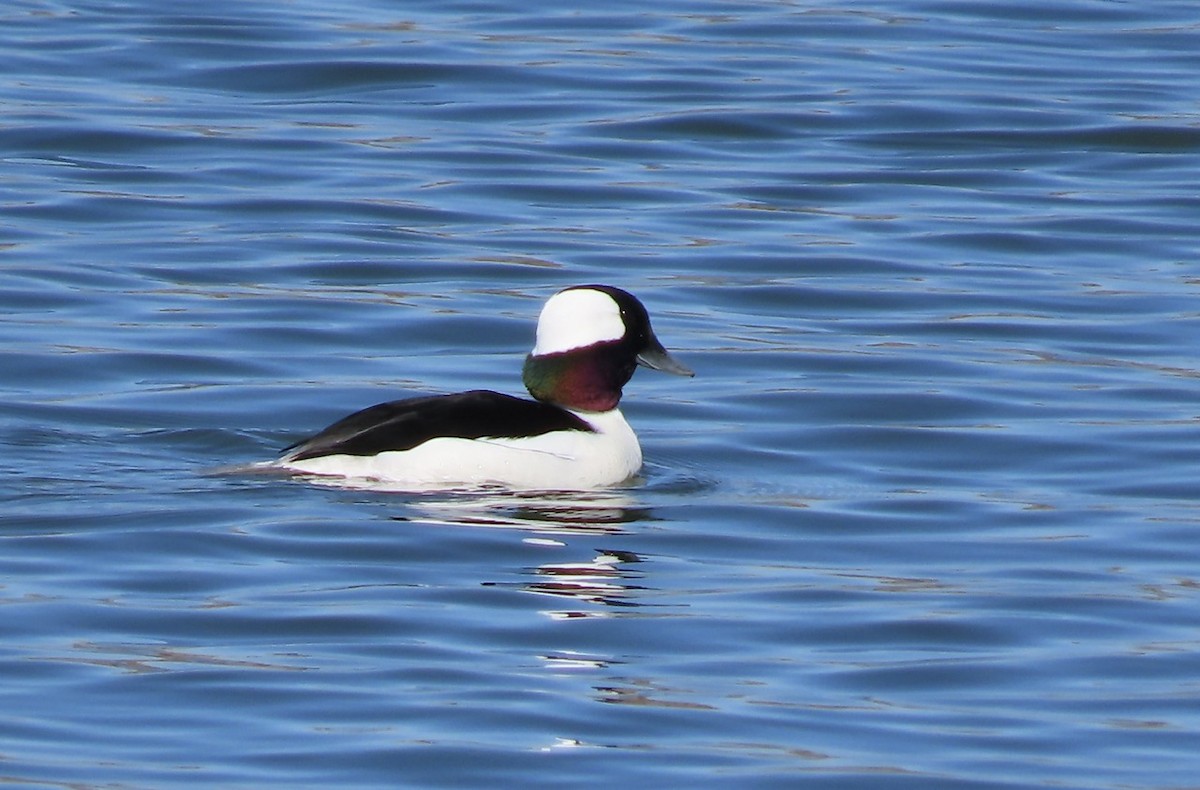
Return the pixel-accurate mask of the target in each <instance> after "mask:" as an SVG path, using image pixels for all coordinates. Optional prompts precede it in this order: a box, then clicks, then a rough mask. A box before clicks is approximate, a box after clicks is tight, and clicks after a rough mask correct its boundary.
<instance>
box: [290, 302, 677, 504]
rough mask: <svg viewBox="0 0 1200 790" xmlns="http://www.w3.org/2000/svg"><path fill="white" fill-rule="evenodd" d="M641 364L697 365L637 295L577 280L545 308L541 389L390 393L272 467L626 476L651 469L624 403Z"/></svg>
mask: <svg viewBox="0 0 1200 790" xmlns="http://www.w3.org/2000/svg"><path fill="white" fill-rule="evenodd" d="M639 366H641V367H646V368H649V369H652V370H657V371H661V372H664V373H670V374H674V375H678V376H688V377H690V376H693V375H695V374H694V372H693V371H692V370H691V369H690V368H688V367H687V366H686V365H684V364H683V363H681V362H679V361H678V360H677V359H676V358H675V357H674V356H672V355H671V354H670V353H669V352H668V351H667V350H666V348H664V347H663V345H662V343H661V342H659V340H658V338H657V337H656V336H655V334H654V330H653V329H652V327H651V325H650V315H649V313H648V312H647V311H646V308H645V306H644V305H643V304H642V303H641V301H639V300H638V299H637V297H635V296H634V295H633V294H631V293H629V292H628V291H625V290H622V289H620V288H617V287H614V286H611V285H576V286H572V287H570V288H566V289H563V290H561V291H558V292H557V293H555V294H554V295H553V296H551V297H550V298H549V299H548V300H547V301H546V303H545V305H544V306H543V307H542V310H541V313H540V315H539V317H538V322H537V331H536V336H535V340H534V346H533V350H532V351H530V352H529V354H528V355H527V356H526V357H525V364H524V367H523V370H522V379H523V381H524V384H525V388H526V389H527V390H528V392H529V395H530V396H532V397H531V398H523V397H516V396H513V395H508V394H504V393H500V392H493V391H491V390H483V389H477V390H471V391H468V392H460V393H455V394H449V395H432V396H423V397H412V398H406V399H402V400H394V401H389V402H386V403H380V404H377V405H375V406H371V407H369V408H366V409H362V410H361V411H357V412H354V413H353V414H350V415H349V416H347V417H344V418H343V419H341V420H338V421H337V422H335V423H333V424H332V425H330V426H328V427H327V428H325V429H324V430H322V431H320V432H319V433H316V434H314V435H313V436H310V437H308V438H306V439H303V440H301V441H299V442H296V443H295V444H293V445H291V446H290V447H287V448H285V449H284V450H283V453H282V455H281V456H280V457H279V458H278V459H277V460H276V461H275V462H274V465H275V466H277V467H278V468H280V469H282V470H285V471H287V472H289V473H293V474H300V475H304V476H312V477H316V478H318V479H320V480H321V481H322V482H328V481H331V480H341V481H345V482H347V483H348V484H351V485H356V486H361V484H362V483H363V482H364V481H368V482H371V483H376V484H379V485H380V486H381V487H386V488H388V489H389V490H413V491H426V490H446V489H457V488H468V489H469V488H479V487H488V488H492V487H501V488H508V489H522V490H547V491H549V490H582V489H596V488H604V487H612V486H616V485H619V484H621V483H625V482H627V481H629V480H630V479H631V478H633V477H634V476H635V475H636V474H637V472H638V471H639V470H640V469H641V467H642V450H641V445H640V444H639V442H638V438H637V434H635V433H634V431H633V428H631V427H630V425H629V423H628V422H627V421H626V420H625V417H624V415H623V414H622V413H621V410H620V408H619V404H620V402H621V395H622V391H623V389H624V387H625V385H626V384H627V383H628V382H629V380H630V379H631V378H632V377H633V374H634V371H635V370H636V369H637V368H638V367H639Z"/></svg>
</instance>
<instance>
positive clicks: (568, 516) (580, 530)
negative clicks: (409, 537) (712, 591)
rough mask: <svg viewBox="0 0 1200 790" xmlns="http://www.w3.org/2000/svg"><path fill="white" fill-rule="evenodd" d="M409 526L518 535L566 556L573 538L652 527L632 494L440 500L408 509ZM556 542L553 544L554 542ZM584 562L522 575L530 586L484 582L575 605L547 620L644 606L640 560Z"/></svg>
mask: <svg viewBox="0 0 1200 790" xmlns="http://www.w3.org/2000/svg"><path fill="white" fill-rule="evenodd" d="M405 518H406V520H407V521H410V522H416V523H423V524H436V525H439V526H472V527H492V528H501V529H516V530H520V531H522V532H525V533H527V534H526V537H524V538H523V541H524V542H525V543H528V544H530V545H534V546H544V547H546V548H547V549H556V548H563V549H565V548H567V539H568V538H569V537H570V536H589V537H595V536H597V535H604V536H606V537H613V536H617V535H626V534H630V532H631V525H633V524H639V523H643V524H644V523H646V522H650V521H654V520H655V517H654V516H653V514H652V512H651V510H650V509H649V508H648V507H645V506H642V505H640V504H639V502H638V500H637V499H636V498H635V497H634V496H633V493H632V492H630V491H572V492H541V493H529V492H509V491H505V492H494V493H489V494H482V495H481V494H479V493H478V492H475V493H471V494H458V495H441V496H437V497H422V498H421V499H418V500H414V501H412V502H410V508H409V512H408V514H407V516H406V517H405ZM551 536H553V537H551ZM588 551H589V553H590V554H591V556H590V557H589V558H588V559H586V560H582V561H580V560H563V561H555V562H547V563H542V564H539V565H536V566H534V567H531V568H528V569H526V570H525V574H526V575H527V576H528V577H531V578H530V579H529V580H527V581H522V582H518V583H513V584H508V583H504V582H484V585H485V586H488V587H501V586H513V587H516V588H518V589H520V590H523V591H525V592H529V593H534V594H536V595H546V596H552V597H555V598H559V599H563V600H564V602H566V601H571V602H574V603H576V604H577V605H576V606H570V607H564V608H561V609H557V608H556V609H553V610H550V611H546V612H544V614H545V615H546V616H548V617H551V618H554V619H572V618H580V617H607V616H609V615H610V614H611V613H612V610H613V609H614V608H618V607H620V608H626V607H632V606H640V605H642V604H640V603H638V602H637V601H635V600H634V599H635V598H637V597H638V596H639V594H641V593H642V592H643V591H645V590H646V588H645V587H643V586H642V585H641V584H640V583H639V582H640V580H641V579H642V576H643V573H642V571H641V570H639V569H638V568H637V567H635V566H637V565H639V564H640V563H642V558H641V557H639V556H638V555H637V554H635V553H634V552H631V551H625V550H620V549H591V548H589V549H588Z"/></svg>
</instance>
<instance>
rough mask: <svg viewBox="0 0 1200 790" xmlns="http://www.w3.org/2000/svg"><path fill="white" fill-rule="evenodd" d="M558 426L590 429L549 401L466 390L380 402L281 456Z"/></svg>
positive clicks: (381, 448) (404, 446)
mask: <svg viewBox="0 0 1200 790" xmlns="http://www.w3.org/2000/svg"><path fill="white" fill-rule="evenodd" d="M563 430H566V431H591V430H592V427H591V426H590V425H588V424H587V423H586V422H584V421H583V420H582V419H580V418H579V417H577V416H575V415H574V414H572V413H571V412H569V411H567V410H566V409H562V408H560V407H558V406H553V405H551V404H549V403H541V402H539V401H533V400H526V399H524V398H514V397H513V396H511V395H502V394H500V393H499V392H491V391H489V390H472V391H471V392H461V393H458V394H457V395H433V396H431V397H426V398H408V399H406V400H397V401H391V402H389V403H380V404H378V405H376V406H371V407H370V408H367V409H363V410H362V411H357V412H355V413H354V414H351V415H350V416H348V417H344V418H342V419H340V420H338V421H337V422H335V423H334V424H333V425H330V426H329V427H328V428H326V429H325V430H323V431H321V432H320V433H318V434H317V435H315V436H311V437H309V438H307V439H305V440H303V441H301V442H297V443H296V444H293V445H292V446H291V447H288V448H286V449H285V450H284V456H283V460H285V461H303V460H304V459H306V458H316V457H318V456H322V455H375V454H376V453H382V452H387V451H390V450H411V449H412V448H414V447H416V446H417V445H420V444H424V443H425V442H427V441H429V440H430V439H434V438H437V437H439V436H450V437H457V438H460V439H481V438H484V437H487V438H491V439H498V438H516V437H520V436H540V435H541V434H544V433H549V432H550V431H563Z"/></svg>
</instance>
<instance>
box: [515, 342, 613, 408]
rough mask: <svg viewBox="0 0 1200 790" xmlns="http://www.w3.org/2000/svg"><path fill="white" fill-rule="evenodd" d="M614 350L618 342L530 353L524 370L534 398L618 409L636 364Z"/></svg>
mask: <svg viewBox="0 0 1200 790" xmlns="http://www.w3.org/2000/svg"><path fill="white" fill-rule="evenodd" d="M614 351H616V349H615V344H610V343H602V344H597V345H594V346H588V347H586V348H578V349H572V350H571V351H564V352H561V353H558V354H539V355H538V356H534V355H532V354H530V355H529V356H527V357H526V358H525V368H524V370H523V371H522V378H523V379H524V381H525V388H526V389H528V390H529V394H530V395H532V396H533V397H534V398H536V399H538V400H540V401H543V402H545V403H553V404H555V405H556V406H562V407H564V408H567V409H577V410H580V411H608V410H610V409H615V408H616V407H617V404H618V403H620V401H621V388H622V387H624V386H625V383H626V382H627V381H629V379H630V377H631V376H633V370H634V364H633V363H629V362H622V361H621V360H620V356H621V355H620V354H615V353H614Z"/></svg>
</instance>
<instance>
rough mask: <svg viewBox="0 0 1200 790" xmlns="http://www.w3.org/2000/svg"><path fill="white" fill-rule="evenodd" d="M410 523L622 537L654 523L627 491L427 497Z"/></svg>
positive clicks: (413, 505)
mask: <svg viewBox="0 0 1200 790" xmlns="http://www.w3.org/2000/svg"><path fill="white" fill-rule="evenodd" d="M409 506H410V512H409V514H408V515H406V516H405V520H406V521H413V522H416V523H421V524H436V525H439V526H472V527H500V528H510V529H519V530H525V531H528V532H534V533H538V534H548V535H582V534H588V535H596V534H606V535H617V534H622V533H625V532H626V531H627V529H626V527H627V525H629V524H633V523H637V522H645V521H653V520H654V517H653V516H652V515H651V512H650V509H649V508H646V507H641V506H638V503H637V500H636V499H634V498H633V497H632V496H631V495H630V494H629V493H628V492H625V491H544V492H527V491H495V492H482V493H481V492H465V493H457V494H456V493H447V494H438V495H429V496H422V497H419V498H416V499H413V500H411V501H410V502H409Z"/></svg>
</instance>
